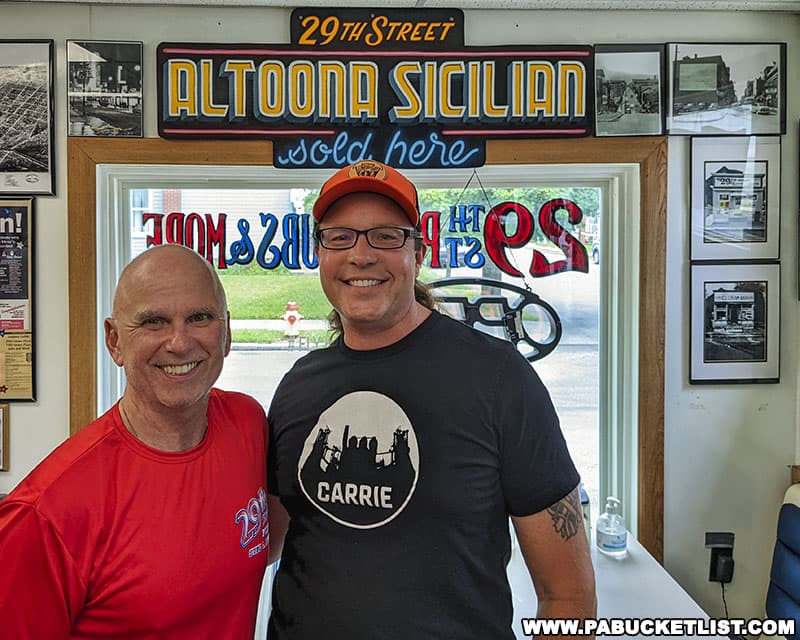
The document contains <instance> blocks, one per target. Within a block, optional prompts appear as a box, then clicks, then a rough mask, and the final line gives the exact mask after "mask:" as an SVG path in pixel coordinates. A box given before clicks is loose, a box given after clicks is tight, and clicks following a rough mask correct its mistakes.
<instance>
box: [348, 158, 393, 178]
mask: <svg viewBox="0 0 800 640" xmlns="http://www.w3.org/2000/svg"><path fill="white" fill-rule="evenodd" d="M347 175H348V177H350V178H358V177H368V178H377V179H379V180H386V178H387V175H386V167H384V166H383V165H380V164H377V163H376V162H370V161H369V160H361V161H359V162H356V163H355V164H354V165H353V166H351V167H350V170H349V171H348V172H347Z"/></svg>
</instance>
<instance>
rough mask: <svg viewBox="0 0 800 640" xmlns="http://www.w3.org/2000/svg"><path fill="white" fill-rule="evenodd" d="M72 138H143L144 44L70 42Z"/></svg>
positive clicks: (70, 123)
mask: <svg viewBox="0 0 800 640" xmlns="http://www.w3.org/2000/svg"><path fill="white" fill-rule="evenodd" d="M67 77H68V82H69V88H68V97H69V100H68V101H67V102H68V118H67V121H68V129H67V131H68V132H69V135H71V136H105V137H126V138H141V137H142V135H143V126H142V43H141V42H112V41H101V40H67Z"/></svg>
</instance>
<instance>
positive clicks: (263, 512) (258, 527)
mask: <svg viewBox="0 0 800 640" xmlns="http://www.w3.org/2000/svg"><path fill="white" fill-rule="evenodd" d="M234 522H235V523H236V524H237V525H238V526H240V527H241V533H242V535H241V539H240V541H239V544H240V545H241V547H242V549H247V547H249V546H250V545H251V544H253V543H254V542H256V540H258V543H257V544H255V545H253V546H252V547H250V549H248V551H247V557H248V558H252V557H253V556H255V555H257V554H259V553H261V552H262V551H264V549H267V548H268V547H269V508H268V507H267V492H266V491H264V487H259V488H258V493H257V494H256V496H255V497H253V498H250V500H249V501H248V503H247V507H246V508H244V509H239V511H237V512H236V517H235V518H234Z"/></svg>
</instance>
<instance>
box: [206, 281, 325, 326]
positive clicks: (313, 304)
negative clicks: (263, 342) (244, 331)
mask: <svg viewBox="0 0 800 640" xmlns="http://www.w3.org/2000/svg"><path fill="white" fill-rule="evenodd" d="M220 280H221V281H222V286H223V287H224V288H225V295H226V296H227V298H228V309H229V310H230V312H231V318H233V319H234V320H275V319H278V318H280V317H281V315H283V313H284V312H285V311H286V303H287V302H289V300H295V301H296V302H297V304H298V306H299V308H300V313H301V314H302V315H303V317H305V318H309V319H318V320H323V319H324V318H325V316H327V315H328V313H329V312H330V310H331V305H330V304H329V303H328V301H327V299H326V298H325V294H323V293H322V287H321V286H320V284H319V276H318V275H317V274H316V273H313V274H304V273H272V274H268V275H263V276H246V275H229V274H220Z"/></svg>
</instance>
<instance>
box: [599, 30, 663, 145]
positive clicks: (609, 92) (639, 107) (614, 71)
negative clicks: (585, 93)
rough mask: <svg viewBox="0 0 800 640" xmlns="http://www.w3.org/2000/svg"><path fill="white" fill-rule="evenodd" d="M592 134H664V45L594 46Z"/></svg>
mask: <svg viewBox="0 0 800 640" xmlns="http://www.w3.org/2000/svg"><path fill="white" fill-rule="evenodd" d="M594 74H595V83H594V87H595V100H594V104H595V135H597V136H660V135H662V134H663V133H664V121H665V109H664V107H665V99H664V45H661V44H657V45H653V44H639V45H637V44H630V45H617V44H598V45H595V47H594Z"/></svg>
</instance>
